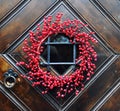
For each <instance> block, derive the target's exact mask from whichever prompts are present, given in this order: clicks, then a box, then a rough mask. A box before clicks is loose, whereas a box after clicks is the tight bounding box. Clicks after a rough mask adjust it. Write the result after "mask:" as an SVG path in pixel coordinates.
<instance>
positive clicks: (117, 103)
mask: <svg viewBox="0 0 120 111" xmlns="http://www.w3.org/2000/svg"><path fill="white" fill-rule="evenodd" d="M57 12H62V13H63V14H64V16H63V20H65V19H68V18H69V19H75V18H76V19H79V20H80V21H82V22H84V23H87V24H88V25H89V27H88V29H86V30H87V31H94V32H95V35H94V37H95V38H97V40H98V44H97V45H95V50H96V52H97V54H98V61H97V62H96V65H97V69H96V70H95V74H94V75H93V76H92V78H91V80H90V81H89V82H88V83H86V85H85V89H84V90H83V91H82V92H80V93H79V95H78V96H76V97H75V96H72V97H69V98H67V99H66V100H62V101H61V100H57V99H55V97H54V96H53V97H50V94H48V95H42V94H40V92H39V91H38V90H37V89H35V88H33V87H32V86H31V83H30V82H29V81H27V80H25V79H24V78H22V77H21V76H20V74H21V73H23V72H24V70H23V68H21V67H18V66H16V62H18V61H21V60H23V61H25V59H24V57H23V52H22V46H23V40H24V39H25V38H27V37H29V36H28V32H29V30H33V29H34V28H35V27H36V24H37V23H40V24H41V25H42V21H43V17H44V16H47V15H52V16H53V17H54V16H55V14H56V13H57ZM10 68H12V69H14V71H15V72H17V73H18V76H19V77H18V78H17V83H16V84H15V86H14V87H13V88H11V89H7V88H6V87H5V86H4V84H3V81H4V77H3V74H4V73H5V72H6V71H7V70H8V69H10ZM119 83H120V0H0V111H17V110H18V111H19V110H25V111H27V110H28V111H29V110H32V111H48V110H49V111H55V110H56V111H64V110H67V111H94V110H100V111H120V88H118V87H120V84H119ZM113 89H114V90H113ZM112 92H113V93H112ZM107 97H108V98H107Z"/></svg>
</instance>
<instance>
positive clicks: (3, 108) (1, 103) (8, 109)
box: [0, 92, 20, 111]
mask: <svg viewBox="0 0 120 111" xmlns="http://www.w3.org/2000/svg"><path fill="white" fill-rule="evenodd" d="M0 111H20V110H19V109H18V108H17V107H16V106H15V105H14V104H13V103H12V102H11V101H10V100H9V99H8V98H7V97H5V95H3V94H2V93H1V92H0Z"/></svg>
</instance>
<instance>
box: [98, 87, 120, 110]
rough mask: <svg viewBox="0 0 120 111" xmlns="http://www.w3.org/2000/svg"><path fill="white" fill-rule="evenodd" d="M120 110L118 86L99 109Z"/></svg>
mask: <svg viewBox="0 0 120 111" xmlns="http://www.w3.org/2000/svg"><path fill="white" fill-rule="evenodd" d="M119 110H120V88H119V89H118V90H117V91H116V92H115V93H114V94H113V95H112V96H111V97H110V99H109V100H108V101H107V102H106V103H105V104H104V105H103V106H102V108H100V110H99V111H119Z"/></svg>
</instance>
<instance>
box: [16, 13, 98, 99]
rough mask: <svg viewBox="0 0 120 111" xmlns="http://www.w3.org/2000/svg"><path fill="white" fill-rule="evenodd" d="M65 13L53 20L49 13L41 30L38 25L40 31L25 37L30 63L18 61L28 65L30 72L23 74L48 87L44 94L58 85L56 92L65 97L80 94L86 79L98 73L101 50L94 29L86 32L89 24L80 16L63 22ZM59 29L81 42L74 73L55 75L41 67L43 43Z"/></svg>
mask: <svg viewBox="0 0 120 111" xmlns="http://www.w3.org/2000/svg"><path fill="white" fill-rule="evenodd" d="M62 15H63V14H62V13H57V15H56V18H55V21H53V22H52V16H48V17H45V18H44V22H43V27H42V29H41V30H40V25H38V26H37V29H36V32H33V31H30V37H29V39H25V41H24V47H23V51H24V53H25V56H26V59H27V63H25V62H19V63H17V64H18V65H22V66H24V67H26V68H27V69H28V71H29V72H28V73H27V74H26V75H24V76H23V77H25V78H27V79H29V80H31V81H33V83H32V85H33V86H42V87H44V89H45V90H44V91H42V94H45V93H47V92H48V91H50V90H53V89H55V88H56V89H57V90H56V96H57V97H62V98H63V97H65V95H66V94H68V93H71V92H73V91H75V93H76V95H77V94H78V93H79V91H80V90H82V89H83V88H84V83H83V80H89V79H90V77H91V75H92V74H94V70H95V68H96V65H95V64H94V63H93V61H96V60H97V53H96V51H95V50H94V47H93V45H91V42H92V43H97V40H95V39H94V38H93V37H92V34H93V32H90V33H86V32H83V30H82V29H83V28H84V27H86V26H87V25H85V24H84V23H82V22H80V21H79V20H76V19H75V20H66V21H63V22H62V21H61V18H62ZM59 33H62V34H65V35H66V36H68V37H69V40H70V42H71V43H73V44H74V41H73V39H75V41H76V42H77V43H79V47H78V48H79V49H78V50H79V56H78V58H76V64H77V65H78V66H79V67H78V68H77V69H76V70H75V71H74V72H73V73H72V74H70V75H63V76H61V75H60V76H55V75H53V74H51V72H49V71H47V70H46V71H45V70H43V69H42V68H41V67H40V61H41V58H40V55H41V54H42V52H43V50H44V47H43V46H42V44H43V43H44V42H45V40H46V39H47V38H48V37H51V36H52V35H55V34H59ZM79 61H80V62H79Z"/></svg>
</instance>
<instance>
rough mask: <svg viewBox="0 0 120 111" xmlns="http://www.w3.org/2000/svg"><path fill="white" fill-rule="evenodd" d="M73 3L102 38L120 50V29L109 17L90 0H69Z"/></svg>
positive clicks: (116, 49) (116, 50)
mask: <svg viewBox="0 0 120 111" xmlns="http://www.w3.org/2000/svg"><path fill="white" fill-rule="evenodd" d="M68 1H69V2H70V3H71V5H72V6H73V7H74V8H75V9H77V10H78V12H79V13H80V14H81V15H82V16H83V17H84V18H85V19H86V20H87V21H88V23H89V24H91V25H92V26H93V27H94V28H95V30H96V31H97V33H98V34H100V35H101V38H102V39H103V40H105V41H106V42H107V43H108V44H109V45H111V47H112V48H113V49H114V51H115V52H117V53H119V52H120V37H119V36H120V30H118V29H117V28H115V26H113V24H112V23H110V22H109V21H108V20H107V18H106V17H105V16H104V15H103V14H102V13H101V12H100V11H99V10H98V9H97V8H96V7H95V6H94V5H93V4H92V3H91V2H90V0H74V1H73V0H68Z"/></svg>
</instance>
